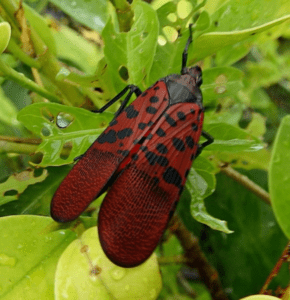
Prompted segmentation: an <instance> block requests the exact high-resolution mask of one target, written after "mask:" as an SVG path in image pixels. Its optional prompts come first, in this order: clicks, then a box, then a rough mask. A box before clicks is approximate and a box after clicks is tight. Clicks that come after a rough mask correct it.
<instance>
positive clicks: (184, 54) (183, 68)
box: [181, 24, 193, 75]
mask: <svg viewBox="0 0 290 300" xmlns="http://www.w3.org/2000/svg"><path fill="white" fill-rule="evenodd" d="M192 25H193V24H189V38H188V40H187V43H186V45H185V48H184V50H183V53H182V67H181V74H182V75H184V74H185V73H186V70H187V68H186V63H187V55H188V48H189V45H190V44H191V43H192Z"/></svg>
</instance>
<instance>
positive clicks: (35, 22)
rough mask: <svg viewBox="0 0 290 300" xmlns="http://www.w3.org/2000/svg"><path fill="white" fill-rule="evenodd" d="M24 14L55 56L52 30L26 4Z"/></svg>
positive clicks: (43, 19)
mask: <svg viewBox="0 0 290 300" xmlns="http://www.w3.org/2000/svg"><path fill="white" fill-rule="evenodd" d="M24 12H25V17H26V18H27V20H28V21H29V23H30V25H31V26H32V27H33V29H34V30H35V31H36V32H37V34H38V35H39V36H40V38H41V39H42V41H43V42H44V43H45V45H46V46H47V47H48V48H49V50H50V51H51V52H52V53H53V54H55V53H56V47H55V40H54V38H53V36H52V33H51V30H50V28H49V27H48V24H47V22H46V20H45V18H43V17H42V16H41V15H40V14H39V13H37V12H36V11H35V10H34V9H33V8H31V7H30V6H28V5H27V4H25V3H24Z"/></svg>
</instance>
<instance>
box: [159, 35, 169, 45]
mask: <svg viewBox="0 0 290 300" xmlns="http://www.w3.org/2000/svg"><path fill="white" fill-rule="evenodd" d="M157 42H158V44H159V45H160V46H164V45H166V43H167V41H166V38H165V37H164V36H163V35H159V36H158V40H157Z"/></svg>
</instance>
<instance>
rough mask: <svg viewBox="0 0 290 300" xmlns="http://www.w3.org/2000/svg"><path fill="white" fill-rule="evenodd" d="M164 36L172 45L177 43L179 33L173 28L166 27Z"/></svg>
mask: <svg viewBox="0 0 290 300" xmlns="http://www.w3.org/2000/svg"><path fill="white" fill-rule="evenodd" d="M162 30H163V32H164V35H165V36H166V38H167V40H168V41H169V42H171V43H173V42H175V41H176V40H177V38H178V31H177V30H176V29H175V28H173V27H171V26H165V27H163V29H162Z"/></svg>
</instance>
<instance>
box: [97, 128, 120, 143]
mask: <svg viewBox="0 0 290 300" xmlns="http://www.w3.org/2000/svg"><path fill="white" fill-rule="evenodd" d="M97 141H98V142H99V143H100V144H104V143H109V144H113V143H115V142H116V141H117V136H116V131H115V130H112V129H111V130H110V131H108V132H107V133H103V134H102V135H101V136H100V137H99V138H98V139H97Z"/></svg>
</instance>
